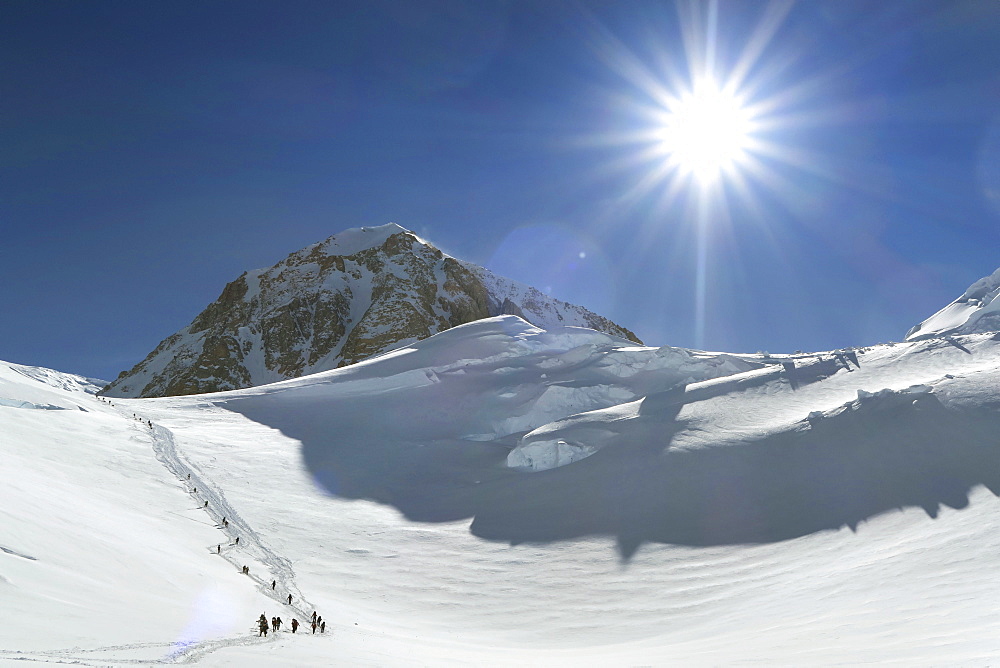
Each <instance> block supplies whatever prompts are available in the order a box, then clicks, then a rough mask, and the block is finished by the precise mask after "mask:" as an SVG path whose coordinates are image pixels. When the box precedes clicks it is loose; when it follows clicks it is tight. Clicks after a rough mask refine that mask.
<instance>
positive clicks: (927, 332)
mask: <svg viewBox="0 0 1000 668" xmlns="http://www.w3.org/2000/svg"><path fill="white" fill-rule="evenodd" d="M998 296H1000V269H997V270H996V271H995V272H993V273H992V274H991V275H989V276H986V277H985V278H981V279H979V280H978V281H976V282H975V283H973V284H972V285H970V286H969V289H968V290H966V291H965V293H964V294H963V295H962V296H961V297H959V298H958V299H956V300H955V301H953V302H952V303H950V304H948V305H947V306H945V307H944V308H943V309H941V310H940V311H938V312H937V313H935V314H934V315H932V316H931V317H930V318H928V319H927V320H924V321H923V322H922V323H920V324H919V325H916V326H914V327H911V328H910V331H908V332H907V333H906V340H907V341H918V340H920V339H926V338H931V337H935V336H945V335H948V334H972V333H975V332H995V331H1000V299H997V297H998Z"/></svg>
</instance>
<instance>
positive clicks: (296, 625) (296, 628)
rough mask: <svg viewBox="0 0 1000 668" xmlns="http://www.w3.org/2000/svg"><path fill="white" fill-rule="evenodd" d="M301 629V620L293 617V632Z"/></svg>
mask: <svg viewBox="0 0 1000 668" xmlns="http://www.w3.org/2000/svg"><path fill="white" fill-rule="evenodd" d="M298 629H299V620H297V619H295V618H294V617H292V633H295V632H296V631H298Z"/></svg>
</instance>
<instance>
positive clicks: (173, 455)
mask: <svg viewBox="0 0 1000 668" xmlns="http://www.w3.org/2000/svg"><path fill="white" fill-rule="evenodd" d="M140 421H141V420H140ZM143 424H145V423H143ZM150 435H151V436H152V444H153V452H154V453H155V454H156V458H157V459H158V460H159V461H160V462H162V463H163V465H164V466H165V467H166V468H167V470H169V471H170V472H171V473H173V474H174V476H176V477H177V479H178V480H179V481H180V482H181V484H182V485H184V486H185V487H186V488H187V490H188V493H190V494H191V495H192V496H194V497H195V498H196V499H198V500H199V503H200V504H201V505H202V506H204V503H203V502H204V501H208V506H207V507H204V510H205V512H207V513H208V515H209V516H210V517H211V518H212V519H213V520H214V521H215V522H216V526H217V528H218V529H219V530H220V531H222V532H223V533H224V534H226V537H227V538H228V545H227V546H226V548H225V549H224V550H222V551H221V552H217V554H218V555H219V556H221V557H223V558H224V559H225V560H226V561H228V562H229V563H231V564H232V565H233V566H234V567H237V566H238V567H239V568H240V569H242V567H243V566H244V565H248V566H250V573H249V575H248V577H249V578H250V579H251V580H253V581H254V582H256V583H257V588H258V590H259V591H260V592H261V593H263V594H264V595H266V596H268V597H270V598H272V599H274V600H275V601H276V602H277V603H279V604H281V605H282V607H284V608H285V609H291V610H293V611H295V612H296V613H297V614H298V615H299V616H300V617H301V618H302V619H303V620H305V619H307V618H309V616H310V613H309V612H307V609H312V608H313V606H312V605H311V604H310V603H309V601H308V600H307V599H306V598H305V596H304V595H303V594H302V592H301V591H300V590H299V589H298V587H297V586H296V585H295V571H294V570H293V569H292V564H291V562H290V561H289V560H288V559H287V558H285V557H283V556H281V555H279V554H277V553H276V552H275V551H274V550H272V549H271V548H270V547H268V546H267V544H266V543H265V542H264V541H263V539H261V537H260V535H259V534H258V533H257V532H256V531H254V530H253V528H252V527H251V526H250V525H249V524H248V523H247V522H246V521H245V520H244V519H243V518H242V517H241V516H240V514H239V513H238V512H237V511H236V509H235V508H233V506H231V505H230V504H229V502H228V501H227V500H226V495H225V493H224V492H223V491H222V490H220V489H218V488H216V487H214V486H212V485H211V484H210V483H209V482H208V481H207V480H206V479H205V478H203V477H202V475H201V471H200V470H199V469H198V468H197V467H196V466H194V465H192V464H191V463H190V462H189V461H187V460H186V459H185V458H184V456H183V455H182V454H181V453H180V451H179V450H178V449H177V444H176V442H175V441H174V438H173V434H172V433H171V431H170V430H169V429H167V428H166V427H163V426H160V425H157V424H154V425H153V426H152V428H151V429H150ZM223 520H226V522H228V525H227V524H224V523H223ZM237 538H239V541H240V542H239V544H238V545H237V544H236V542H235V541H236V539H237ZM216 547H218V546H216ZM211 549H212V546H209V550H210V551H211ZM258 567H260V568H258ZM262 571H263V572H266V573H267V574H268V575H267V577H266V578H263V577H261V576H260V575H258V573H260V572H262ZM272 581H273V582H276V583H277V584H276V586H274V587H273V588H272V586H271V582H272ZM289 594H291V595H292V604H291V605H289V604H288V602H287V600H288V599H287V596H288V595H289ZM303 606H305V607H303ZM303 623H304V622H303ZM290 624H291V618H289V620H288V621H286V622H284V624H283V625H290ZM268 637H269V638H271V640H274V639H276V638H277V634H273V635H271V636H268ZM246 644H248V643H247V642H246V638H245V637H243V636H239V637H237V638H235V639H220V640H215V641H203V642H198V643H195V644H193V645H191V646H190V647H188V648H185V649H183V650H182V651H179V652H177V653H176V654H175V655H174V658H175V661H177V662H179V663H190V662H191V661H194V660H196V659H197V658H198V657H201V656H204V655H206V654H208V653H210V652H213V651H215V650H217V649H221V648H222V647H230V646H233V645H246Z"/></svg>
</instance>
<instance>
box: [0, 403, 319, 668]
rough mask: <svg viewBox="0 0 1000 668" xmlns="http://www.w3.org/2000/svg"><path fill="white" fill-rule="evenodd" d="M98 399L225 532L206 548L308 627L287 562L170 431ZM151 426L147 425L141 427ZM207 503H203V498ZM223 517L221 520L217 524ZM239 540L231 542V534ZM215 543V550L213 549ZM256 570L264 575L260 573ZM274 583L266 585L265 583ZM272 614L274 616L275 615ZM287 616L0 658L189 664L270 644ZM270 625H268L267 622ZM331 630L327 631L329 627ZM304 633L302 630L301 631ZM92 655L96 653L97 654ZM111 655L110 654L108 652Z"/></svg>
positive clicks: (307, 614) (97, 663)
mask: <svg viewBox="0 0 1000 668" xmlns="http://www.w3.org/2000/svg"><path fill="white" fill-rule="evenodd" d="M97 399H98V400H99V401H104V402H105V403H107V404H108V405H109V406H111V407H112V408H115V409H116V410H117V412H118V413H119V414H120V415H121V416H122V417H124V418H126V419H128V420H130V421H134V422H137V423H140V424H142V425H143V427H142V430H141V431H143V432H145V433H147V434H148V435H149V436H150V440H151V444H152V448H153V453H154V455H155V456H156V459H157V460H158V461H159V462H160V463H162V464H163V465H164V467H166V469H167V470H168V471H170V472H171V473H172V474H173V475H174V476H175V477H176V478H177V480H178V481H179V482H180V483H181V485H182V486H183V487H184V488H185V490H186V491H187V493H188V494H190V495H191V496H192V497H194V498H195V499H197V500H198V507H199V508H200V509H203V510H204V511H205V512H206V513H207V514H208V515H209V517H210V518H211V519H212V521H213V525H214V526H215V527H216V528H217V529H219V530H220V531H222V532H223V533H224V534H225V536H226V541H225V543H224V544H223V543H218V544H216V545H211V546H207V548H206V549H208V550H209V552H211V553H212V554H217V555H218V556H220V557H222V558H224V559H225V560H226V561H228V562H229V563H231V564H232V565H233V567H234V568H240V569H242V567H243V566H244V565H248V566H250V573H249V576H248V577H249V578H250V579H251V580H253V581H254V582H255V583H256V584H257V588H258V590H259V591H260V592H261V593H263V594H264V595H266V596H268V597H269V598H272V599H274V601H275V602H276V603H279V604H280V605H281V606H282V608H283V609H284V610H286V611H287V610H291V611H293V612H294V613H295V614H297V615H298V618H299V619H301V620H302V622H301V628H302V630H303V631H305V629H307V628H308V626H309V622H308V620H309V619H310V618H311V612H308V611H307V609H308V610H312V609H314V606H313V605H312V604H311V603H309V601H308V599H306V598H305V596H304V595H303V593H302V592H301V591H300V590H299V588H298V587H297V586H296V584H295V572H294V570H293V568H292V564H291V562H290V561H289V560H288V559H287V558H285V557H283V556H281V555H279V554H277V553H276V552H275V551H274V550H272V549H271V548H270V547H269V546H268V545H267V544H266V543H265V542H264V540H263V539H262V538H261V537H260V535H259V534H258V533H257V532H256V531H254V529H253V528H252V527H251V526H250V525H249V524H248V523H247V522H246V521H245V520H244V519H243V517H242V516H240V514H239V513H238V512H237V511H236V509H235V508H233V506H232V505H230V503H229V502H228V501H227V499H226V496H225V493H224V492H223V491H222V490H220V489H218V488H217V487H214V486H213V485H211V484H210V483H209V482H208V480H207V479H206V478H205V477H203V475H202V471H201V470H200V469H198V467H196V466H194V465H192V464H191V463H190V462H189V461H188V460H187V459H186V458H185V457H184V455H183V454H182V453H181V452H180V451H179V450H178V448H177V444H176V442H175V441H174V438H173V434H172V433H171V431H170V430H169V429H167V428H166V427H163V426H160V425H157V424H155V423H151V422H149V421H147V420H146V419H144V418H142V417H141V416H138V415H137V414H135V413H132V414H131V415H129V414H127V413H126V412H125V410H124V409H122V408H121V407H119V406H116V405H115V404H114V403H112V402H110V401H107V400H105V399H101V398H100V397H97ZM150 424H152V426H149V427H147V425H150ZM205 501H208V505H207V506H205V505H204V502H205ZM224 519H225V520H226V522H227V523H228V525H227V524H224V523H223V520H224ZM237 537H238V538H239V544H236V538H237ZM219 546H221V547H222V549H221V551H217V550H218V548H219ZM2 549H3V551H4V552H7V553H9V554H13V555H16V556H19V557H24V558H26V559H34V557H30V556H27V555H22V554H20V553H17V552H14V551H12V550H8V549H7V548H2ZM261 573H267V576H266V577H264V576H262V575H260V574H261ZM272 581H273V582H275V583H276V585H275V586H274V588H273V589H272V586H271V582H272ZM289 594H291V595H292V601H293V603H292V604H291V605H289V604H288V602H287V596H288V595H289ZM275 616H277V615H275ZM291 619H292V617H291V616H289V617H288V619H287V620H283V623H282V627H283V628H282V629H281V630H280V631H277V632H275V631H270V630H269V633H268V635H267V636H265V637H260V636H258V635H256V634H257V631H258V629H257V626H256V625H255V624H251V625H249V626H248V631H247V634H246V635H239V636H231V637H227V638H217V639H215V640H192V641H190V642H185V641H175V642H162V643H159V642H153V643H149V642H146V643H132V644H121V645H109V646H102V647H93V648H82V647H73V648H69V649H58V650H47V651H32V652H21V651H8V650H0V658H2V659H5V660H11V661H25V662H34V663H59V664H72V665H83V666H108V665H137V664H142V665H149V664H175V663H180V664H190V663H195V662H197V661H199V660H200V659H202V658H203V657H205V656H206V655H208V654H211V653H212V652H215V651H217V650H220V649H224V648H229V647H241V646H243V647H245V646H251V645H256V644H260V643H267V642H274V641H276V640H278V638H279V637H280V636H279V634H281V633H291V629H290V627H291ZM269 628H270V624H269ZM330 633H331V634H332V633H333V629H332V628H331V629H330ZM307 635H308V634H307ZM121 653H141V654H154V655H155V656H156V657H158V658H152V657H149V656H146V657H142V658H124V657H116V656H113V655H115V654H121ZM96 655H102V656H100V658H98V657H97V656H96ZM109 655H111V656H109Z"/></svg>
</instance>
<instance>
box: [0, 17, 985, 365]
mask: <svg viewBox="0 0 1000 668" xmlns="http://www.w3.org/2000/svg"><path fill="white" fill-rule="evenodd" d="M0 15H2V17H0V359H4V360H7V361H11V362H18V363H22V364H32V365H41V366H48V367H53V368H56V369H59V370H62V371H69V372H75V373H82V374H85V375H90V376H95V377H99V378H104V379H111V378H113V377H114V376H115V375H117V373H118V372H119V371H121V370H123V369H127V368H129V367H131V366H132V365H133V364H134V363H136V362H138V361H139V360H141V359H142V358H143V357H144V356H145V355H146V354H147V353H148V352H149V351H151V350H152V349H153V348H154V347H155V346H156V344H157V343H158V342H159V341H160V340H161V339H163V338H164V337H166V336H168V335H169V334H171V333H173V332H175V331H176V330H178V329H180V328H181V327H184V326H185V325H187V324H188V323H189V322H190V321H191V320H192V319H193V317H194V316H195V315H196V314H197V313H198V312H199V311H200V310H201V309H202V308H204V307H205V306H206V305H207V304H208V303H209V302H211V301H212V300H214V299H215V298H216V297H217V296H218V295H219V293H220V292H221V291H222V288H223V287H224V285H225V284H226V283H227V282H228V281H230V280H232V279H234V278H235V277H237V276H238V275H239V274H240V273H241V272H243V271H244V270H248V269H254V268H258V267H266V266H270V265H271V264H274V263H275V262H277V261H278V260H280V259H281V258H283V257H284V256H285V255H287V254H288V253H290V252H292V251H295V250H297V249H299V248H301V247H303V246H306V245H308V244H310V243H313V242H316V241H319V240H321V239H323V238H325V237H327V236H329V235H331V234H334V233H336V232H338V231H340V230H342V229H346V228H349V227H357V226H361V225H375V224H382V223H386V222H396V223H398V224H400V225H402V226H404V227H407V228H409V229H412V230H414V231H415V232H417V233H418V234H420V235H421V236H423V237H425V238H426V239H428V240H430V241H432V242H433V243H435V244H436V245H438V246H439V247H440V248H442V250H444V251H446V252H448V253H451V254H452V255H455V256H457V257H460V258H463V259H465V260H469V261H472V262H476V263H478V264H482V265H484V266H486V267H489V268H490V269H493V270H494V271H497V272H499V273H502V274H505V275H507V276H509V277H511V278H514V279H516V280H520V281H523V282H526V283H529V284H532V285H535V286H536V287H539V288H540V289H545V290H549V291H551V294H552V295H553V296H556V297H558V298H560V299H564V300H567V301H571V302H575V303H578V304H582V305H584V306H587V307H588V308H591V309H593V310H595V311H597V312H599V313H601V314H603V315H606V316H608V317H610V318H612V319H613V320H615V321H617V322H618V323H620V324H622V325H624V326H626V327H629V328H630V329H632V330H633V331H635V332H636V333H637V334H638V335H639V336H640V337H641V338H642V339H643V340H644V341H646V343H648V344H650V345H675V346H689V347H693V346H698V347H706V348H709V349H714V350H731V351H740V352H743V351H754V350H769V351H771V352H790V351H792V350H796V349H802V350H826V349H833V348H838V347H843V346H848V345H865V344H870V343H876V342H880V341H888V340H899V339H901V338H902V336H903V335H904V333H905V332H906V330H907V329H908V328H909V327H910V326H911V325H914V324H916V323H917V322H919V321H920V320H922V319H924V318H925V317H927V316H929V315H930V314H931V313H933V312H934V311H936V310H938V309H939V308H941V307H942V306H944V305H945V304H946V303H948V302H949V301H951V300H952V299H954V298H955V297H957V296H959V295H960V294H961V293H962V291H963V290H964V289H965V288H966V287H967V286H968V285H969V284H970V283H972V282H973V281H974V280H976V279H978V278H980V277H982V276H985V275H987V274H989V273H991V272H992V271H993V270H995V269H996V268H997V267H1000V3H997V2H991V1H987V0H982V1H979V2H921V1H919V0H905V1H903V2H884V1H883V2H870V1H867V0H866V1H863V2H851V1H848V0H833V1H830V2H823V1H810V2H801V3H797V4H789V3H784V2H770V3H768V2H750V1H749V0H746V1H744V0H740V1H732V2H728V1H725V0H722V1H720V2H718V3H711V2H699V3H689V2H682V3H677V4H674V3H670V2H627V1H623V2H606V1H594V2H562V1H557V0H551V1H550V0H535V1H531V2H528V1H525V2H518V1H512V2H488V1H487V0H473V1H471V2H463V1H461V0H447V1H445V0H426V1H423V0H422V1H420V2H413V1H411V0H403V1H401V2H390V1H385V0H366V1H365V2H330V1H323V2H306V1H300V0H293V1H291V2H251V1H240V2H236V1H233V2H218V1H212V0H207V1H206V0H199V1H198V2H187V1H184V0H171V1H170V2H134V1H131V0H128V1H122V2H108V1H103V0H88V1H85V2H84V1H77V2H60V1H57V0H46V1H45V2H37V1H34V0H0ZM698 76H709V77H711V78H712V80H713V81H717V82H718V83H719V85H720V86H722V85H727V86H729V89H730V92H734V93H736V94H738V97H739V100H740V104H741V105H743V107H744V108H745V109H746V110H752V114H751V116H752V119H751V120H752V123H751V125H752V127H751V129H750V130H748V131H747V132H746V138H747V141H746V143H745V145H744V146H743V148H742V149H741V150H742V158H741V160H740V161H739V162H738V164H737V163H734V164H732V165H729V166H728V167H727V169H726V171H725V173H723V174H722V175H721V176H719V177H718V178H717V179H715V180H714V181H713V182H712V183H711V184H710V185H706V184H705V183H703V182H700V181H699V180H698V179H696V178H693V177H691V176H689V175H688V174H686V173H685V171H684V169H683V168H682V167H683V166H681V167H678V166H677V165H676V164H675V163H672V162H671V156H672V155H673V154H671V153H669V151H665V150H664V144H663V140H662V138H663V136H664V135H663V129H662V126H663V125H664V123H667V124H669V122H670V121H669V119H670V118H671V115H670V111H671V110H676V104H675V103H676V102H677V100H679V99H681V98H683V95H684V91H685V90H689V89H690V88H691V87H692V83H691V82H692V79H693V78H697V77H698ZM748 113H750V112H748ZM723 130H724V128H720V131H719V132H720V133H723ZM709 134H718V133H714V130H710V132H709Z"/></svg>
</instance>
